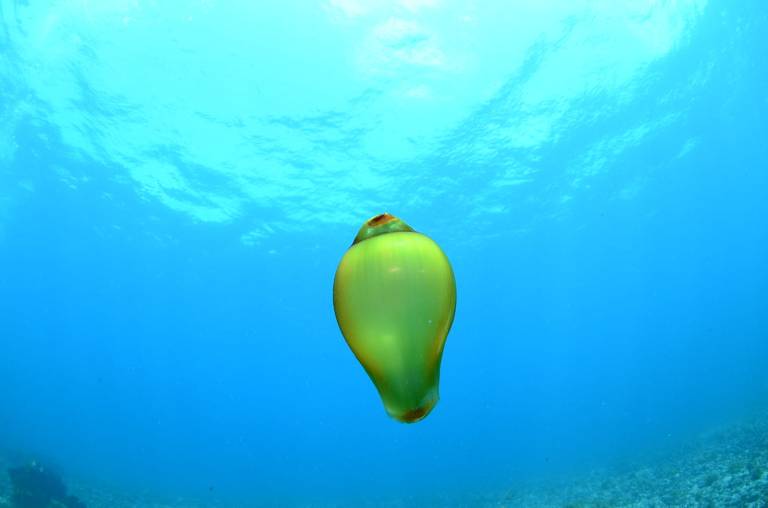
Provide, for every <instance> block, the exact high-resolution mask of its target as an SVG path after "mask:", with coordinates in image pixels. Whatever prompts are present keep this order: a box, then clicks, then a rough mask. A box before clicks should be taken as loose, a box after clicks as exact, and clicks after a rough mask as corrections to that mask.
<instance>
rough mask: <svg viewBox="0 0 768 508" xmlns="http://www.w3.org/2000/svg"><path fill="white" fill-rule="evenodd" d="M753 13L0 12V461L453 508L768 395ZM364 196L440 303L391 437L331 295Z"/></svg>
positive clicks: (255, 492) (760, 101)
mask: <svg viewBox="0 0 768 508" xmlns="http://www.w3.org/2000/svg"><path fill="white" fill-rule="evenodd" d="M766 29H768V10H766V8H765V6H764V5H763V3H762V2H760V1H757V0H755V1H750V0H744V1H725V0H720V1H717V0H715V1H712V0H710V1H706V0H689V1H677V2H672V1H650V0H649V1H634V2H619V1H616V2H609V1H604V2H603V1H599V2H597V1H590V2H587V1H568V0H560V1H558V0H547V1H543V2H535V3H534V2H522V1H519V2H518V1H511V2H453V1H448V0H400V1H393V2H383V1H377V0H329V1H313V2H276V1H275V2H243V1H236V0H232V1H228V2H224V1H216V0H197V1H186V0H184V1H183V0H178V1H168V2H157V1H141V0H131V1H118V0H102V1H88V0H59V1H53V0H50V1H39V2H32V1H21V0H14V1H11V0H0V450H2V452H0V459H1V460H0V463H1V464H8V467H10V466H12V465H16V464H23V463H27V462H28V461H30V460H33V459H34V460H37V461H42V462H44V463H46V464H50V465H51V467H53V468H55V469H56V470H57V471H59V472H60V474H61V475H62V477H63V478H64V479H65V480H66V481H68V482H71V483H72V484H73V485H80V486H83V485H85V486H98V488H100V489H105V490H110V491H114V492H141V493H143V494H142V495H145V496H146V499H154V498H157V499H164V500H170V501H167V502H168V503H169V504H174V505H177V506H181V505H183V502H182V501H178V499H181V498H183V499H188V500H190V501H188V502H189V503H192V502H199V503H203V505H206V504H207V505H209V506H213V505H214V504H216V503H225V504H226V503H229V504H232V505H236V506H291V507H293V506H459V505H460V503H468V504H467V505H468V506H469V505H472V506H475V505H474V504H472V503H479V502H480V501H476V500H477V499H479V498H482V499H483V500H484V501H483V502H488V503H494V502H495V499H499V500H500V499H502V496H503V495H506V494H504V493H506V492H507V491H508V490H509V488H510V486H511V485H520V484H524V483H525V482H529V481H530V482H540V481H543V480H546V479H548V478H552V477H558V478H560V477H563V476H565V477H569V475H575V474H577V473H581V472H584V471H587V470H591V469H593V468H614V467H620V466H621V465H622V464H626V463H628V462H633V461H642V460H650V459H648V457H656V456H658V455H659V454H662V455H663V454H664V453H665V451H668V450H671V449H675V448H676V447H679V446H682V445H683V444H685V443H686V442H687V441H688V440H689V439H690V438H691V436H694V435H698V434H699V433H701V432H706V431H707V430H708V429H711V428H714V427H717V426H719V425H723V424H726V423H728V422H733V421H738V420H739V419H740V418H742V417H743V416H744V415H746V414H751V413H752V412H753V411H755V410H758V409H760V408H762V407H764V406H765V403H766V401H768V379H766V375H765V372H766V368H767V367H768V142H766V139H768V95H767V94H766V90H768V72H766V71H765V65H764V59H765V55H766V54H768V53H767V52H768V43H766V39H765V36H764V34H765V32H766ZM385 211H386V212H390V213H392V214H394V215H397V216H398V217H401V218H402V219H403V220H405V221H406V222H407V223H408V224H410V225H411V226H413V227H414V228H415V229H416V230H418V231H421V232H423V233H425V234H427V235H429V236H430V237H431V238H433V239H434V240H435V241H436V242H438V243H439V244H440V246H441V247H442V248H443V250H444V251H445V253H446V254H447V256H448V258H449V259H450V260H451V262H452V264H453V269H454V272H455V275H456V282H457V288H458V304H457V309H456V317H455V322H454V325H453V329H452V331H451V333H450V335H449V337H448V342H447V344H446V348H445V354H444V358H443V364H442V375H441V383H440V394H441V400H440V403H439V404H438V406H437V407H436V409H435V410H434V411H433V413H432V414H431V415H430V416H429V417H428V418H427V419H425V420H424V421H422V422H420V423H417V424H414V425H403V424H399V423H397V422H396V421H394V420H392V419H390V418H388V416H387V414H386V413H385V411H384V409H383V406H382V404H381V402H380V400H379V398H378V394H377V393H376V391H375V389H374V387H373V385H372V384H371V382H370V380H369V379H368V377H367V376H366V374H365V372H364V370H363V369H362V368H361V367H360V365H359V364H358V363H357V361H356V359H355V358H354V356H353V355H352V354H351V352H350V351H349V349H348V348H347V345H346V344H345V342H344V340H343V337H342V336H341V334H340V332H339V329H338V326H337V324H336V320H335V317H334V312H333V304H332V284H333V276H334V272H335V270H336V266H337V264H338V262H339V260H340V259H341V256H342V255H343V254H344V252H345V251H346V249H347V248H348V246H349V244H350V243H351V241H352V239H353V238H354V235H355V234H356V232H357V230H358V228H359V227H360V226H361V225H362V223H363V222H364V221H365V220H366V219H368V218H370V217H371V216H374V215H376V214H379V213H381V212H385ZM0 474H1V475H4V474H5V472H4V471H0ZM84 488H85V487H84ZM89 488H90V487H89ZM93 488H96V487H93ZM86 490H87V489H86ZM2 495H3V493H2V491H0V497H2ZM174 500H176V501H174ZM86 501H90V503H89V506H102V505H104V506H108V505H109V504H110V503H105V502H103V501H102V502H101V503H102V504H99V501H98V500H96V498H94V499H86ZM143 502H144V503H148V502H147V501H143ZM185 502H187V501H185ZM499 502H501V501H499ZM112 504H113V506H117V503H116V502H114V503H112ZM145 505H146V506H150V505H149V504H145ZM190 506H191V504H190ZM478 506H479V505H478ZM492 506H496V505H495V504H492Z"/></svg>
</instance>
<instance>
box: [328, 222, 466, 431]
mask: <svg viewBox="0 0 768 508" xmlns="http://www.w3.org/2000/svg"><path fill="white" fill-rule="evenodd" d="M333 306H334V310H335V311H336V319H337V321H338V323H339V327H340V328H341V332H342V334H343V335H344V338H345V339H346V341H347V344H349V347H350V349H352V352H353V353H354V354H355V356H356V357H357V359H358V360H359V361H360V363H361V364H362V365H363V367H364V368H365V370H366V372H367V373H368V375H369V376H370V378H371V380H372V381H373V383H374V385H376V388H377V390H378V391H379V395H380V396H381V399H382V401H383V402H384V407H385V408H386V410H387V412H388V413H389V415H390V416H392V417H393V418H395V419H397V420H399V421H401V422H406V423H413V422H417V421H419V420H421V419H423V418H424V417H426V416H427V415H428V414H429V412H430V411H431V410H432V408H434V407H435V404H437V400H438V383H439V379H440V360H441V359H442V355H443V347H444V346H445V339H446V337H447V335H448V331H449V330H450V328H451V324H452V323H453V316H454V312H455V309H456V281H455V279H454V275H453V270H452V268H451V264H450V263H449V261H448V258H447V257H446V256H445V254H444V253H443V251H442V250H441V249H440V247H439V246H438V245H437V244H436V243H435V242H434V241H432V240H431V239H430V238H428V237H427V236H425V235H423V234H421V233H417V232H415V231H414V230H413V229H412V228H411V227H409V226H408V225H407V224H405V223H404V222H403V221H401V220H400V219H398V218H396V217H393V216H392V215H389V214H386V213H385V214H381V215H377V216H376V217H373V218H371V219H369V220H368V221H366V222H365V223H364V224H363V226H362V227H361V228H360V231H359V232H358V234H357V236H356V237H355V241H354V242H353V243H352V246H351V247H350V248H349V250H347V252H346V253H345V254H344V257H342V259H341V262H340V263H339V267H338V269H337V270H336V277H335V279H334V283H333Z"/></svg>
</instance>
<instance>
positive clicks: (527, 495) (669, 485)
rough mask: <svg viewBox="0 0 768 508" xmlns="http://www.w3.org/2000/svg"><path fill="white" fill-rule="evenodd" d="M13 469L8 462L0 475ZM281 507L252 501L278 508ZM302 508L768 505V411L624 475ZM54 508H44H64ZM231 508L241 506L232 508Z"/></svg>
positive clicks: (98, 506)
mask: <svg viewBox="0 0 768 508" xmlns="http://www.w3.org/2000/svg"><path fill="white" fill-rule="evenodd" d="M9 466H10V464H9V463H8V462H7V460H4V459H3V458H2V457H0V471H2V472H4V471H6V470H7V468H8V467H9ZM11 489H12V486H11V484H10V481H9V479H8V477H7V475H6V474H4V473H2V474H0V508H28V507H26V506H14V505H13V503H12V502H11ZM70 491H71V492H72V493H74V494H76V495H77V497H78V498H79V499H80V500H82V502H83V503H84V504H85V506H87V507H88V508H204V507H206V508H224V506H225V505H224V504H218V503H216V504H213V503H211V502H205V503H203V502H200V501H197V502H195V501H193V500H190V499H180V498H179V499H175V500H166V501H163V502H160V501H157V500H154V499H152V496H150V495H147V494H143V495H142V494H136V493H131V494H129V493H126V492H118V491H114V490H107V489H103V488H102V489H99V488H96V487H93V486H87V485H83V484H80V483H77V482H72V484H71V485H70ZM272 505H273V503H270V504H263V503H254V504H244V505H242V507H243V508H249V507H251V506H254V507H256V506H272ZM291 505H292V506H296V507H297V508H331V507H334V508H341V507H345V508H347V507H352V506H355V507H358V506H359V507H360V508H369V507H370V508H373V507H382V508H406V507H407V508H411V507H415V506H419V507H420V508H421V507H423V508H428V507H430V508H431V507H438V506H445V507H457V508H464V507H466V508H491V507H492V508H513V507H518V506H519V507H532V508H539V507H562V508H604V507H606V508H607V507H633V508H641V507H642V508H646V507H668V506H669V507H673V506H674V507H677V506H679V507H707V508H708V507H713V508H714V507H751V508H763V507H764V508H768V413H766V414H763V415H760V416H759V417H751V418H749V419H748V420H744V421H742V422H740V423H738V424H733V425H730V426H727V427H723V428H719V429H716V430H712V431H709V432H707V433H705V434H702V435H700V436H698V437H696V438H695V439H692V440H691V441H690V442H689V443H686V445H685V446H683V447H681V448H680V449H678V450H676V451H673V452H669V453H667V454H666V455H665V456H664V457H661V458H659V457H656V458H654V459H653V460H649V461H646V462H645V463H643V462H637V463H636V464H635V465H634V466H632V467H624V468H622V470H621V471H617V470H600V471H598V470H593V471H590V472H586V473H583V474H580V475H575V476H574V475H570V476H569V477H567V478H561V479H559V480H549V481H547V482H541V481H540V482H538V483H536V484H534V483H521V484H518V485H516V486H515V487H514V488H511V489H509V490H508V491H507V492H504V493H500V494H498V493H497V494H489V495H484V496H483V498H482V499H479V498H477V499H472V500H470V499H464V500H462V501H457V500H450V499H443V500H431V501H430V502H426V503H425V502H423V501H422V502H416V501H414V500H405V499H398V500H390V501H388V502H383V503H380V502H376V501H375V500H367V501H365V502H363V503H362V504H360V503H355V504H354V505H353V504H349V503H342V502H337V503H325V502H317V503H311V504H304V505H296V504H294V503H291ZM60 506H61V505H59V504H58V503H55V502H53V503H51V504H50V505H48V506H45V507H44V508H60ZM35 508H37V507H35ZM226 508H235V507H234V506H232V505H228V506H227V507H226Z"/></svg>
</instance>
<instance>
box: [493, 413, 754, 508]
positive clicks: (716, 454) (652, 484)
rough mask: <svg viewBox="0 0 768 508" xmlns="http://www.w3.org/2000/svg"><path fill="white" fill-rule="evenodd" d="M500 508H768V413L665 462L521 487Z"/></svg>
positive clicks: (699, 442)
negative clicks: (549, 483)
mask: <svg viewBox="0 0 768 508" xmlns="http://www.w3.org/2000/svg"><path fill="white" fill-rule="evenodd" d="M496 506H498V507H503V508H513V507H518V506H523V507H531V508H539V507H542V508H543V507H563V508H603V507H606V508H607V507H617V508H618V507H626V508H651V507H654V508H655V507H659V508H661V507H678V506H679V507H697V508H698V507H701V508H709V507H711V508H720V507H733V508H737V507H738V508H747V507H749V508H768V414H765V415H762V416H761V417H760V418H754V419H750V420H749V422H748V423H742V424H739V425H735V426H732V427H728V428H725V429H720V430H717V431H713V432H709V433H707V434H705V435H702V436H700V437H699V438H698V439H697V440H696V441H695V442H693V443H691V444H690V445H689V446H687V447H686V449H685V450H684V451H681V452H679V453H676V454H674V455H673V456H671V457H668V458H666V459H664V460H660V461H654V462H653V463H648V464H645V465H643V466H639V467H637V468H634V469H631V470H628V471H624V472H621V473H608V472H593V473H589V474H585V475H583V476H582V477H579V478H571V479H569V480H567V481H564V482H561V483H558V484H557V485H554V484H551V485H547V486H539V487H536V488H530V487H529V488H525V487H522V488H520V489H516V490H515V491H514V492H510V493H509V494H508V495H506V496H505V499H504V501H503V502H501V503H499V504H497V505H496Z"/></svg>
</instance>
